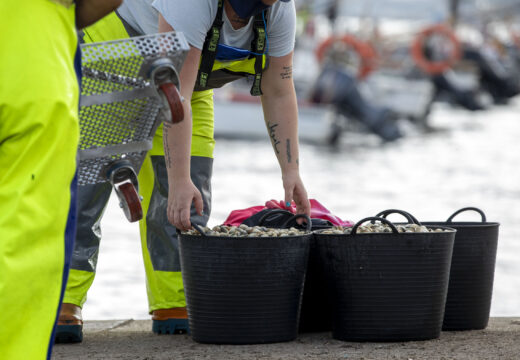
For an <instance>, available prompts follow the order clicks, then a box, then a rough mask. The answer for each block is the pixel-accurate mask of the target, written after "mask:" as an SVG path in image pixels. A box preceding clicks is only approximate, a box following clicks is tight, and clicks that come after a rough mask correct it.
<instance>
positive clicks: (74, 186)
mask: <svg viewBox="0 0 520 360" xmlns="http://www.w3.org/2000/svg"><path fill="white" fill-rule="evenodd" d="M74 70H75V71H76V77H77V79H78V86H79V87H80V89H81V51H80V48H79V45H78V49H77V51H76V55H75V56H74ZM77 199H78V170H77V169H76V173H75V174H74V179H72V183H71V184H70V208H69V216H68V218H67V225H66V226H65V261H64V266H63V277H62V282H61V294H60V302H59V305H58V311H57V312H56V318H55V320H54V327H53V329H52V334H51V338H50V339H49V347H48V348H47V360H50V359H51V355H52V346H53V345H54V338H55V337H56V323H57V321H58V316H59V314H60V309H61V302H62V301H63V295H65V288H66V287H67V280H68V278H69V269H70V262H71V259H72V251H73V250H74V239H75V238H76V225H77V217H78V201H77Z"/></svg>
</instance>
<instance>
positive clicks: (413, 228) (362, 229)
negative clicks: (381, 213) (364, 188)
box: [320, 223, 447, 234]
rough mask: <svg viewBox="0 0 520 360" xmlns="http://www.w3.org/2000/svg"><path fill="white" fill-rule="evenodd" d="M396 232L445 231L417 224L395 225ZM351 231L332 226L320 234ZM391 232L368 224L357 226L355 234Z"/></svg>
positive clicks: (384, 225) (388, 229) (386, 226)
mask: <svg viewBox="0 0 520 360" xmlns="http://www.w3.org/2000/svg"><path fill="white" fill-rule="evenodd" d="M395 227H396V228H397V231H399V232H400V233H426V232H444V231H447V230H444V229H440V228H435V229H434V228H428V227H426V226H424V225H418V224H405V225H395ZM351 231H352V228H351V227H345V228H344V227H341V226H334V227H331V228H330V229H326V230H322V231H320V234H350V233H351ZM392 231H393V230H392V228H391V227H390V226H389V225H387V224H380V223H377V224H368V225H362V226H359V227H358V228H357V230H356V234H366V233H391V232H392Z"/></svg>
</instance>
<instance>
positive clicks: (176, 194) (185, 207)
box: [167, 180, 204, 231]
mask: <svg viewBox="0 0 520 360" xmlns="http://www.w3.org/2000/svg"><path fill="white" fill-rule="evenodd" d="M192 203H194V205H195V210H197V214H199V215H202V211H203V207H204V203H203V202H202V195H201V194H200V191H199V190H198V189H197V188H196V187H195V185H194V184H193V182H192V181H191V180H188V181H182V182H179V183H176V184H175V185H174V186H170V190H169V194H168V210H167V211H168V220H169V221H170V223H172V224H173V225H174V226H175V227H176V228H177V229H179V230H181V231H185V230H188V229H190V228H191V221H190V209H191V204H192Z"/></svg>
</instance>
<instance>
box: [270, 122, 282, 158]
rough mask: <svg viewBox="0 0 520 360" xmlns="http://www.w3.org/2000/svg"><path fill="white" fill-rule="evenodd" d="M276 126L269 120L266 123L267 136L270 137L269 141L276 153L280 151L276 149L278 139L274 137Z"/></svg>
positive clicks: (278, 142)
mask: <svg viewBox="0 0 520 360" xmlns="http://www.w3.org/2000/svg"><path fill="white" fill-rule="evenodd" d="M277 126H278V124H272V125H271V123H270V122H269V123H267V127H268V129H269V137H270V138H271V142H272V143H273V148H274V151H276V153H277V154H279V153H280V151H279V150H278V144H280V140H278V139H277V138H276V134H275V128H276V127H277Z"/></svg>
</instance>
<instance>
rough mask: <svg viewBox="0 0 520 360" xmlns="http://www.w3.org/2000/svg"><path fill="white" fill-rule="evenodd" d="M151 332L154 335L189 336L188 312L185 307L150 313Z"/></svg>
mask: <svg viewBox="0 0 520 360" xmlns="http://www.w3.org/2000/svg"><path fill="white" fill-rule="evenodd" d="M152 320H153V325H152V331H153V332H154V333H156V334H172V335H174V334H189V332H190V327H189V324H188V312H187V311H186V308H185V307H180V308H172V309H159V310H154V311H153V312H152Z"/></svg>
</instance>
